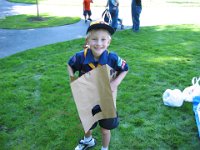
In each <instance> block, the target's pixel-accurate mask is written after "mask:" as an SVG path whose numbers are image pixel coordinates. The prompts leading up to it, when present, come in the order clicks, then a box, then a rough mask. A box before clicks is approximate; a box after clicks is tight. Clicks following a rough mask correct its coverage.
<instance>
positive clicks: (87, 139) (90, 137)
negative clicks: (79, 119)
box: [84, 136, 92, 142]
mask: <svg viewBox="0 0 200 150" xmlns="http://www.w3.org/2000/svg"><path fill="white" fill-rule="evenodd" d="M91 139H92V136H89V137H85V136H84V141H86V142H89V141H90V140H91Z"/></svg>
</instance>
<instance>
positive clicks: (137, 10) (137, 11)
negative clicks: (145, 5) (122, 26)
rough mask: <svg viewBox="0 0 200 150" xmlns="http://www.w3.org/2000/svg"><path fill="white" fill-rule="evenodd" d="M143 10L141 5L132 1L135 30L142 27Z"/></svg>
mask: <svg viewBox="0 0 200 150" xmlns="http://www.w3.org/2000/svg"><path fill="white" fill-rule="evenodd" d="M141 11H142V7H141V6H136V5H135V3H134V2H132V5H131V12H132V21H133V27H132V29H133V30H134V31H139V29H140V13H141Z"/></svg>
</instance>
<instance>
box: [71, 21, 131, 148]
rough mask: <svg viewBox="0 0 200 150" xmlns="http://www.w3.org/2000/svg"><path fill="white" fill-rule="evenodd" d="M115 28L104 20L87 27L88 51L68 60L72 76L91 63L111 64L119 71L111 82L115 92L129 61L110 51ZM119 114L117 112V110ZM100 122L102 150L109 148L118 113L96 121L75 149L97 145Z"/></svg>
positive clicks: (85, 71)
mask: <svg viewBox="0 0 200 150" xmlns="http://www.w3.org/2000/svg"><path fill="white" fill-rule="evenodd" d="M114 32H115V30H114V29H113V28H112V27H111V26H110V25H108V24H107V23H106V22H104V21H97V22H92V23H91V25H90V26H89V28H88V29H87V36H86V44H87V45H88V47H89V48H88V49H87V53H86V55H84V51H85V50H86V49H85V50H82V51H80V52H78V53H76V54H75V55H74V56H72V57H71V58H70V60H69V62H68V71H69V75H70V77H71V78H73V77H74V74H75V72H76V71H78V72H79V76H81V75H83V74H84V73H87V72H89V71H91V70H92V68H91V67H90V64H91V63H92V64H93V65H94V66H95V67H97V66H98V65H106V64H107V65H109V66H110V67H111V68H113V69H114V70H115V71H117V72H119V73H118V75H117V77H116V78H115V79H114V80H112V81H111V82H110V87H111V90H112V92H115V91H116V90H117V88H118V86H119V85H120V83H121V82H122V80H123V79H124V77H125V76H126V74H127V72H128V65H127V63H126V62H125V61H124V60H123V59H121V58H120V57H119V56H118V55H117V54H116V53H113V52H109V51H108V49H107V48H108V47H109V45H110V42H111V35H112V34H114ZM116 114H117V112H116ZM97 124H99V126H100V128H101V134H102V148H101V150H108V147H109V143H110V138H111V132H110V130H112V129H114V128H116V127H117V126H118V125H119V119H118V115H116V117H115V118H109V119H102V120H99V121H98V122H96V123H94V125H93V126H92V127H91V128H90V130H89V131H88V132H87V133H85V136H84V138H83V139H82V140H80V142H79V144H78V145H77V147H76V148H75V150H84V149H87V148H89V147H93V146H95V144H96V143H95V140H94V138H93V137H92V130H93V129H94V128H95V127H96V126H97Z"/></svg>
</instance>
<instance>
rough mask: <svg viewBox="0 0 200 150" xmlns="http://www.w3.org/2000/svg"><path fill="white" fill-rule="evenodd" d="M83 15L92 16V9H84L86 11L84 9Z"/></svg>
mask: <svg viewBox="0 0 200 150" xmlns="http://www.w3.org/2000/svg"><path fill="white" fill-rule="evenodd" d="M83 15H84V16H86V15H88V16H91V15H92V12H91V10H84V11H83Z"/></svg>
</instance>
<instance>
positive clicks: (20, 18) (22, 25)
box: [0, 14, 81, 29]
mask: <svg viewBox="0 0 200 150" xmlns="http://www.w3.org/2000/svg"><path fill="white" fill-rule="evenodd" d="M80 20H81V19H80V17H59V16H50V15H40V16H39V17H37V16H36V15H28V14H23V15H15V16H7V17H6V18H5V19H0V28H4V29H31V28H42V27H43V28H44V27H54V26H62V25H67V24H73V23H76V22H78V21H80Z"/></svg>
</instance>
